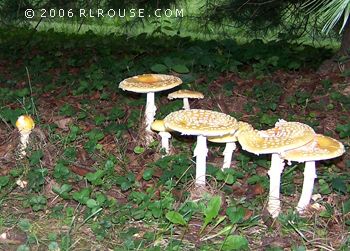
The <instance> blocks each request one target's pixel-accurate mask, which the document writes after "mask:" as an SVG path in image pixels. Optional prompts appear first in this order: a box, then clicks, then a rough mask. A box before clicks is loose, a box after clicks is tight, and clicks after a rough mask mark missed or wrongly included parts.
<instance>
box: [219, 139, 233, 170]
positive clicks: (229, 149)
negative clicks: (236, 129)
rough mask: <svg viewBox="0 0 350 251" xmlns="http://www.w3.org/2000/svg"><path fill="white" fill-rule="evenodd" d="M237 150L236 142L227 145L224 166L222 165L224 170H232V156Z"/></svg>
mask: <svg viewBox="0 0 350 251" xmlns="http://www.w3.org/2000/svg"><path fill="white" fill-rule="evenodd" d="M235 150H236V143H235V142H228V143H226V146H225V150H224V164H223V165H222V170H224V169H225V168H230V166H231V161H232V155H233V152H234V151H235Z"/></svg>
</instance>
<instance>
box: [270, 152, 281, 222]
mask: <svg viewBox="0 0 350 251" xmlns="http://www.w3.org/2000/svg"><path fill="white" fill-rule="evenodd" d="M283 168H284V161H283V159H281V158H280V156H279V154H277V153H274V154H272V157H271V167H270V170H269V171H268V175H269V177H270V191H269V200H268V204H267V211H268V212H269V213H270V214H271V216H272V217H273V218H276V217H278V215H279V213H280V212H281V201H280V184H281V174H282V172H283Z"/></svg>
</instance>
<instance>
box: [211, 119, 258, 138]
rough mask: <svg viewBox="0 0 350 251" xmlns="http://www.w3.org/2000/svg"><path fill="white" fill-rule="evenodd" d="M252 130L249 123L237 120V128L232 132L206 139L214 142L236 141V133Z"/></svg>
mask: <svg viewBox="0 0 350 251" xmlns="http://www.w3.org/2000/svg"><path fill="white" fill-rule="evenodd" d="M252 130H254V128H253V127H252V126H251V125H250V124H248V123H246V122H243V121H238V128H237V131H236V132H235V133H234V134H227V135H224V136H219V137H208V141H210V142H214V143H229V142H236V141H238V139H237V135H238V133H240V132H243V131H252Z"/></svg>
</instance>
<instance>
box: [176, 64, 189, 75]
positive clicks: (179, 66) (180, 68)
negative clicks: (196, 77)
mask: <svg viewBox="0 0 350 251" xmlns="http://www.w3.org/2000/svg"><path fill="white" fill-rule="evenodd" d="M171 69H172V70H173V71H175V72H177V73H180V74H186V73H189V72H190V70H189V69H188V68H187V66H186V65H184V64H176V65H174V66H172V67H171Z"/></svg>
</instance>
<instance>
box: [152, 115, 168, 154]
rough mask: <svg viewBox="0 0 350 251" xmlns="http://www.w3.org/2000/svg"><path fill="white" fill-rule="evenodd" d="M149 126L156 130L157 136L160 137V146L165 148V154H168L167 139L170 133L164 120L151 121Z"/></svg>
mask: <svg viewBox="0 0 350 251" xmlns="http://www.w3.org/2000/svg"><path fill="white" fill-rule="evenodd" d="M151 128H152V130H153V131H157V132H158V134H159V136H160V137H161V138H162V148H164V149H165V152H166V154H169V150H170V147H169V139H170V138H171V134H170V133H169V132H168V131H167V130H166V128H165V126H164V120H155V121H153V123H152V125H151Z"/></svg>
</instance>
